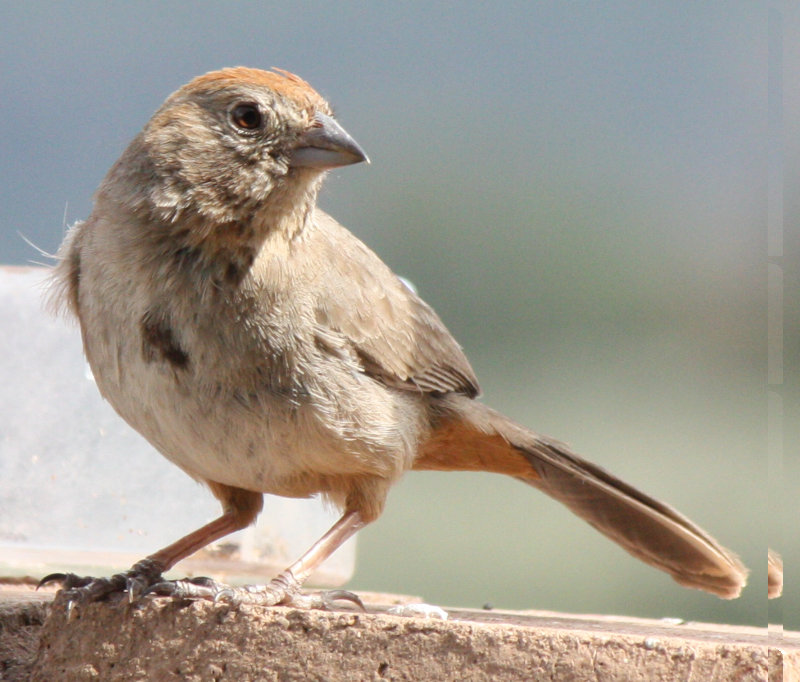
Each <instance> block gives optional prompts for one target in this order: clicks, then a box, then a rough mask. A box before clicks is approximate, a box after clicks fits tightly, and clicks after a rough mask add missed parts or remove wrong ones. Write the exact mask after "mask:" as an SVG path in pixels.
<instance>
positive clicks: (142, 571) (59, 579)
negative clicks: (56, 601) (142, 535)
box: [37, 559, 163, 616]
mask: <svg viewBox="0 0 800 682" xmlns="http://www.w3.org/2000/svg"><path fill="white" fill-rule="evenodd" d="M162 570H163V568H162V566H161V565H160V564H159V563H158V562H156V561H153V560H152V559H142V560H141V561H138V562H136V563H135V564H134V565H133V566H132V567H131V568H130V569H129V570H127V571H125V572H124V573H116V574H114V575H112V576H111V577H109V578H92V577H90V576H79V575H75V574H74V573H51V574H50V575H46V576H45V577H44V578H42V579H41V580H40V581H39V584H38V585H37V588H39V587H43V586H44V585H48V584H49V583H61V593H62V594H63V596H64V597H65V598H66V599H67V615H68V616H71V614H72V611H73V608H74V607H75V606H76V605H83V604H89V603H91V602H96V601H102V600H104V599H106V598H107V597H109V596H110V595H112V594H115V593H117V592H127V593H128V600H129V601H130V602H135V601H137V600H138V599H140V598H141V597H142V596H144V595H145V594H147V592H148V590H149V588H150V587H151V586H152V585H154V584H156V583H159V582H161V581H162V578H161V572H162Z"/></svg>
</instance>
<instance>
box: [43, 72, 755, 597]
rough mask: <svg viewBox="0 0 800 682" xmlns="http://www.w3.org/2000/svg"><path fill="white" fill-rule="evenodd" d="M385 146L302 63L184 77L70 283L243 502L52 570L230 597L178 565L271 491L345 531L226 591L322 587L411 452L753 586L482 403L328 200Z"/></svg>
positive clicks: (156, 417)
mask: <svg viewBox="0 0 800 682" xmlns="http://www.w3.org/2000/svg"><path fill="white" fill-rule="evenodd" d="M366 160H367V157H366V155H365V154H364V152H363V151H362V150H361V148H360V147H359V146H358V144H356V142H355V141H354V140H353V139H352V138H351V137H350V136H349V135H348V134H347V133H346V132H345V131H344V129H343V128H342V127H341V126H340V125H339V124H338V123H337V122H336V121H335V120H334V119H333V117H332V113H331V110H330V108H329V106H328V104H327V103H326V102H325V100H323V99H322V97H321V96H320V95H318V94H317V93H316V92H315V91H314V90H313V89H312V88H311V87H310V86H309V85H308V84H307V83H305V82H304V81H303V80H301V79H300V78H298V77H296V76H294V75H292V74H290V73H288V72H285V71H278V70H276V71H271V72H266V71H260V70H256V69H247V68H233V69H225V70H222V71H218V72H213V73H208V74H206V75H204V76H200V77H199V78H196V79H195V80H193V81H192V82H190V83H189V84H188V85H186V86H184V87H182V88H181V89H180V90H178V91H177V92H175V93H174V94H173V95H171V96H170V97H169V98H168V99H167V100H166V102H165V103H164V104H163V106H162V107H161V108H160V109H159V110H158V111H157V112H156V113H155V115H154V116H153V118H152V119H151V120H150V121H149V122H148V123H147V125H146V126H145V128H144V130H143V131H142V132H141V133H140V134H139V135H138V136H137V137H136V138H134V140H133V142H131V144H130V146H129V147H128V148H127V149H126V150H125V152H124V153H123V155H122V156H121V158H120V159H119V160H118V161H117V162H116V164H114V166H113V167H112V169H111V170H110V172H109V173H108V175H107V176H106V178H105V179H104V181H103V182H102V184H101V185H100V188H99V189H98V191H97V193H96V196H95V204H94V210H93V211H92V214H91V216H90V217H89V219H88V220H86V221H85V222H81V223H78V224H76V225H75V226H74V227H73V228H72V229H71V230H70V231H69V233H68V234H67V236H66V239H65V240H64V244H63V245H62V247H61V249H60V251H59V263H58V265H57V266H56V268H55V275H54V280H55V283H56V286H55V288H54V290H53V297H54V299H55V300H56V302H57V303H58V304H59V305H61V306H62V307H64V308H66V309H68V311H69V312H70V313H72V314H73V315H75V316H77V318H78V320H79V321H80V327H81V332H82V335H83V344H84V349H85V352H86V357H87V358H88V361H89V364H90V365H91V368H92V371H93V372H94V376H95V378H96V380H97V385H98V387H99V388H100V391H101V392H102V394H103V396H104V397H105V398H106V399H107V400H108V401H109V402H110V403H111V404H112V405H113V406H114V408H115V409H116V410H117V412H118V413H119V414H120V415H121V416H122V417H123V418H124V419H125V420H126V421H127V422H128V423H129V424H131V426H133V427H134V428H135V429H136V430H137V431H139V432H140V433H141V434H142V435H144V436H145V438H147V439H148V440H149V441H150V443H152V444H153V446H154V447H156V448H157V449H158V450H159V452H161V453H162V454H163V455H164V456H165V457H166V458H167V459H169V460H170V461H172V462H173V463H175V464H176V465H177V466H179V467H181V468H182V469H183V470H184V471H185V472H186V473H187V474H189V475H190V476H192V477H193V478H195V479H197V480H199V481H203V482H204V483H205V484H206V485H208V487H209V488H210V489H211V492H212V493H213V494H214V495H215V496H216V497H217V498H218V499H219V501H220V502H221V504H222V507H223V510H224V512H223V514H222V515H221V516H220V517H219V518H218V519H216V520H215V521H212V522H211V523H209V524H207V525H205V526H203V527H202V528H200V529H198V530H197V531H195V532H193V533H191V534H189V535H187V536H186V537H184V538H181V539H180V540H178V541H177V542H175V543H174V544H172V545H170V546H168V547H166V548H164V549H161V550H160V551H158V552H156V553H155V554H152V555H151V556H149V557H147V558H146V559H143V560H142V561H140V562H138V563H137V564H135V565H134V566H133V567H132V568H131V570H130V571H128V572H126V573H122V574H118V575H115V576H112V577H111V578H79V577H77V576H75V575H73V574H54V575H52V576H48V577H47V578H45V579H44V581H43V582H46V581H50V580H60V581H61V582H62V583H63V585H64V587H65V589H67V590H68V594H69V595H70V597H71V600H72V601H73V602H74V601H80V600H91V599H98V598H102V597H104V596H105V595H107V594H109V593H111V592H113V591H119V590H125V589H128V590H130V591H131V593H132V594H143V593H146V592H157V593H161V594H164V593H168V594H179V595H190V596H192V595H195V596H206V597H217V598H219V596H220V589H221V588H220V586H219V585H217V584H215V583H212V582H210V581H208V582H207V581H204V580H202V579H201V580H197V581H194V582H192V581H178V582H174V583H173V582H168V581H164V579H163V578H161V572H162V571H165V570H167V569H169V568H170V567H172V566H173V565H174V564H175V563H176V562H178V561H179V560H181V559H182V558H184V557H186V556H188V555H189V554H191V553H192V552H195V551H196V550H198V549H200V548H201V547H204V546H205V545H207V544H208V543H210V542H212V541H214V540H217V539H219V538H221V537H223V536H225V535H227V534H228V533H231V532H233V531H235V530H238V529H241V528H244V527H245V526H247V525H248V524H250V523H252V522H253V521H254V519H255V518H256V516H257V515H258V513H259V511H260V510H261V506H262V494H263V493H271V494H274V495H284V496H289V497H308V496H311V495H315V494H322V495H323V496H324V497H326V498H327V499H329V500H330V501H331V502H333V503H334V504H335V505H336V506H337V507H339V508H340V509H341V510H342V516H341V518H340V519H339V521H338V522H337V523H336V524H335V525H334V526H333V527H332V528H331V529H330V531H328V533H327V534H326V535H324V536H323V537H322V538H321V539H320V540H319V541H318V542H317V543H316V544H315V545H314V546H313V547H312V548H311V549H310V550H309V551H308V552H307V553H306V554H304V555H303V556H302V557H301V558H300V559H299V560H298V561H296V562H295V563H294V564H292V565H291V566H290V567H289V568H288V569H287V570H285V571H284V572H282V573H281V574H280V575H279V576H278V577H277V578H275V579H274V580H273V581H272V582H271V583H269V584H268V585H265V586H260V587H258V588H240V589H238V590H236V591H235V592H233V591H226V592H225V594H224V595H223V596H227V597H231V598H235V599H238V600H243V601H248V602H253V603H260V604H277V603H296V604H303V605H312V606H314V605H320V602H318V601H315V600H313V599H310V598H309V597H308V596H306V595H303V593H302V592H301V591H300V589H299V588H300V585H301V584H302V583H303V581H304V580H305V579H306V578H307V577H308V575H309V573H310V572H311V571H312V570H313V569H314V568H315V567H316V566H317V565H319V564H320V562H322V561H323V560H324V559H325V558H326V557H328V556H329V555H330V554H331V553H332V552H333V551H334V550H335V549H336V548H337V547H339V546H340V545H341V544H342V543H343V542H344V541H345V540H346V539H347V538H349V537H350V536H352V535H353V534H354V533H355V532H356V531H358V530H359V529H360V528H362V527H363V526H364V525H365V524H367V523H370V522H372V521H374V520H375V519H377V518H378V516H380V514H381V511H382V509H383V506H384V503H385V501H386V495H387V493H388V491H389V488H391V486H392V485H393V484H394V483H395V482H397V480H398V479H399V478H400V477H401V476H402V475H403V473H404V472H406V471H408V470H409V469H414V470H437V471H489V472H495V473H501V474H506V475H509V476H514V477H515V478H517V479H519V480H520V481H522V482H524V483H527V484H529V485H531V486H533V487H535V488H538V489H539V490H542V491H544V492H545V493H547V494H548V495H551V496H552V497H554V498H555V499H557V500H559V501H560V502H562V503H563V504H565V505H567V507H569V508H570V509H571V510H572V511H573V512H575V513H576V514H577V515H578V516H580V517H581V518H583V519H584V520H586V521H588V522H589V523H590V524H591V525H592V526H594V527H595V528H596V529H597V530H599V531H600V532H601V533H603V534H605V535H606V536H608V537H609V538H611V539H612V540H614V541H615V542H617V543H619V544H620V545H621V546H622V547H623V548H624V549H625V550H627V551H628V552H629V553H630V554H632V555H633V556H635V557H637V558H639V559H641V560H642V561H644V562H646V563H648V564H651V565H652V566H655V567H656V568H659V569H661V570H663V571H666V572H667V573H669V574H670V575H671V576H672V577H673V578H674V579H675V580H676V581H678V582H679V583H680V584H682V585H686V586H688V587H695V588H699V589H702V590H706V591H708V592H712V593H714V594H716V595H719V596H720V597H723V598H733V597H736V596H738V595H739V592H740V591H741V589H742V587H743V586H744V584H745V580H746V574H747V571H746V569H745V568H744V567H743V566H742V564H741V563H740V562H739V560H738V559H737V558H736V557H735V556H734V555H733V554H731V553H730V552H729V551H728V550H726V549H725V548H723V547H722V546H720V545H719V544H718V543H717V542H716V541H715V540H714V539H713V538H712V537H711V536H710V535H708V534H707V533H706V532H704V531H703V530H702V529H700V528H698V527H697V526H696V525H694V524H693V523H692V522H691V521H689V520H688V519H687V518H686V517H684V516H682V515H681V514H679V513H678V512H677V511H675V510H674V509H672V508H671V507H669V506H667V505H665V504H663V503H661V502H658V501H657V500H654V499H653V498H651V497H649V496H647V495H645V494H644V493H641V492H639V491H638V490H636V489H635V488H633V487H632V486H630V485H628V484H627V483H624V482H623V481H621V480H619V479H617V478H615V477H614V476H612V475H611V474H609V473H608V472H606V471H605V470H603V469H601V468H600V467H598V466H596V465H594V464H591V463H590V462H587V461H585V460H583V459H581V458H580V457H578V456H577V455H576V454H575V453H573V452H571V451H570V450H569V448H567V447H566V446H565V445H563V444H562V443H560V442H558V441H555V440H552V439H550V438H547V437H545V436H541V435H538V434H537V433H534V432H533V431H530V430H528V429H527V428H524V427H522V426H519V425H517V424H515V423H513V422H512V421H510V420H509V419H507V418H506V417H504V416H503V415H501V414H498V413H497V412H494V411H493V410H491V409H490V408H488V407H486V406H485V405H483V404H481V403H480V402H477V401H476V400H475V397H476V396H477V395H478V384H477V381H476V379H475V375H474V374H473V371H472V368H471V367H470V365H469V362H468V361H467V359H466V357H465V356H464V353H463V352H462V350H461V348H460V347H459V346H458V344H457V343H456V342H455V340H454V339H453V337H452V336H451V335H450V333H449V332H448V331H447V329H446V328H445V326H444V325H443V324H442V322H441V320H440V319H439V317H438V316H437V315H436V313H434V311H433V310H432V309H431V308H430V307H428V306H427V305H426V304H425V303H424V302H423V301H422V300H421V299H420V298H419V297H418V296H417V295H416V294H415V293H413V292H412V291H411V290H409V288H408V287H407V286H406V285H404V284H403V282H402V281H401V280H400V279H398V278H397V277H396V276H395V275H394V274H393V273H392V272H391V271H390V270H389V268H388V267H387V266H386V265H384V263H383V262H382V261H381V260H380V259H379V258H378V257H377V256H376V255H375V254H374V253H373V252H372V251H370V250H369V249H368V248H367V247H366V246H365V245H364V244H362V243H361V242H360V241H359V240H358V239H356V237H354V236H353V235H352V234H351V233H350V232H348V231H347V230H346V229H345V228H344V227H342V226H341V225H339V224H338V223H337V222H336V221H335V220H333V219H332V218H331V217H330V216H328V215H326V214H325V213H323V212H322V211H321V210H319V209H318V208H317V206H316V198H317V191H318V189H319V187H320V184H321V182H322V180H323V177H324V175H325V171H326V170H328V169H330V168H334V167H337V166H344V165H347V164H352V163H358V162H361V161H366ZM322 605H324V604H322Z"/></svg>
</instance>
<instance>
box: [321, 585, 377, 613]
mask: <svg viewBox="0 0 800 682" xmlns="http://www.w3.org/2000/svg"><path fill="white" fill-rule="evenodd" d="M320 596H321V597H322V601H323V602H324V603H325V604H326V605H328V604H329V605H331V606H332V605H333V604H334V602H337V601H349V602H351V603H353V604H355V605H356V606H357V607H358V608H360V609H361V610H362V611H363V612H364V613H366V612H367V607H366V606H364V602H363V601H361V597H359V596H358V595H357V594H356V593H355V592H350V591H349V590H329V591H327V592H323V593H322V594H321V595H320Z"/></svg>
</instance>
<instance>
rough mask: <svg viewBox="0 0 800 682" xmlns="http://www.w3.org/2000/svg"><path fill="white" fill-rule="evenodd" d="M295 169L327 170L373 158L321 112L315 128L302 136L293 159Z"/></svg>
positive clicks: (292, 153)
mask: <svg viewBox="0 0 800 682" xmlns="http://www.w3.org/2000/svg"><path fill="white" fill-rule="evenodd" d="M289 159H290V163H291V165H292V166H298V167H304V168H318V169H320V170H326V169H328V168H336V167H338V166H349V165H350V164H352V163H361V162H362V161H365V162H366V163H369V158H367V155H366V154H365V153H364V150H363V149H361V147H360V146H359V144H358V142H356V141H355V140H354V139H353V138H352V137H350V135H349V134H348V133H347V131H346V130H345V129H344V128H342V126H340V125H339V124H338V123H337V122H336V121H335V120H333V119H332V118H331V117H330V116H326V115H325V114H321V113H317V114H316V116H315V117H314V125H313V126H312V127H310V128H309V129H308V130H307V131H306V132H305V133H303V134H302V135H301V136H300V139H299V140H298V141H297V146H296V147H295V148H294V149H293V150H292V152H291V154H290V156H289Z"/></svg>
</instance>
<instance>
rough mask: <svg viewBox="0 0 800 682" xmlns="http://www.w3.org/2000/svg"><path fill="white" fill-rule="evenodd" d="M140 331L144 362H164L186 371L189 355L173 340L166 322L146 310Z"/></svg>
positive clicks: (173, 337)
mask: <svg viewBox="0 0 800 682" xmlns="http://www.w3.org/2000/svg"><path fill="white" fill-rule="evenodd" d="M141 329H142V355H143V357H144V359H145V362H156V361H158V360H166V361H167V362H168V363H169V364H170V365H172V366H173V367H175V368H178V369H186V367H187V366H188V365H189V355H188V354H187V353H186V351H185V350H183V348H181V347H180V345H179V344H178V342H177V341H176V340H175V336H174V334H173V333H172V329H171V328H170V326H169V324H168V323H167V321H166V320H164V319H163V318H159V317H158V316H157V315H155V314H154V313H153V312H152V311H149V310H148V311H147V312H146V313H145V314H144V315H143V316H142V322H141Z"/></svg>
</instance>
